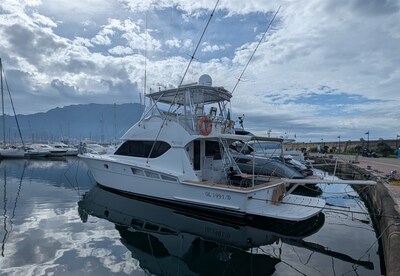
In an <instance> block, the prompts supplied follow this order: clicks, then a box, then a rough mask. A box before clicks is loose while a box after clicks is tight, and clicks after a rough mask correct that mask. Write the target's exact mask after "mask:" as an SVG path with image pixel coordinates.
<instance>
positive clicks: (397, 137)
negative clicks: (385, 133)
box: [396, 134, 400, 151]
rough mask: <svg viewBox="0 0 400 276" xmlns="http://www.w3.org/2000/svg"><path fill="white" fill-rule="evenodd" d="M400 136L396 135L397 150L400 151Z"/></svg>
mask: <svg viewBox="0 0 400 276" xmlns="http://www.w3.org/2000/svg"><path fill="white" fill-rule="evenodd" d="M399 137H400V135H398V134H397V135H396V150H397V151H398V150H399V146H398V145H399Z"/></svg>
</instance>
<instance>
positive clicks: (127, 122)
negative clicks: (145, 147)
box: [0, 103, 144, 143]
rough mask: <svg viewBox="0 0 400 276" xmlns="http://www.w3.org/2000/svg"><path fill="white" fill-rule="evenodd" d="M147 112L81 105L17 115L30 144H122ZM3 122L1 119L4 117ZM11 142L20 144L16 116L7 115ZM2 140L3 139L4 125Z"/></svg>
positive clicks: (137, 107) (135, 105)
mask: <svg viewBox="0 0 400 276" xmlns="http://www.w3.org/2000/svg"><path fill="white" fill-rule="evenodd" d="M143 110H144V106H143V105H140V104H138V103H129V104H116V105H114V104H81V105H70V106H65V107H62V108H59V107H57V108H54V109H51V110H49V111H47V112H42V113H35V114H30V115H17V118H18V122H19V125H20V128H21V132H22V137H23V139H24V141H26V142H27V143H32V142H40V141H42V142H47V141H60V140H69V141H71V142H78V141H81V140H83V139H90V140H92V141H97V142H106V143H107V142H113V141H114V137H116V139H117V140H118V139H119V138H120V137H121V136H122V135H123V134H124V133H125V132H126V131H127V130H128V129H129V128H130V127H131V126H132V125H133V124H134V123H136V122H137V121H138V120H139V119H140V117H141V115H142V113H143ZM0 118H1V116H0ZM5 118H6V137H7V138H6V139H7V142H9V141H11V142H15V141H17V142H19V141H20V139H19V134H18V128H17V125H16V122H15V118H14V116H9V115H6V116H5ZM0 126H1V127H0V128H1V129H0V138H1V140H2V139H3V127H2V121H0Z"/></svg>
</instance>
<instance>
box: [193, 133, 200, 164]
mask: <svg viewBox="0 0 400 276" xmlns="http://www.w3.org/2000/svg"><path fill="white" fill-rule="evenodd" d="M193 169H194V170H195V171H198V170H200V141H198V140H195V141H193Z"/></svg>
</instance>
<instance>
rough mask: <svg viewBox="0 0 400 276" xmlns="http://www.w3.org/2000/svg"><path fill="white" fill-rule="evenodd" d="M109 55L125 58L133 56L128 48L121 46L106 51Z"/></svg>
mask: <svg viewBox="0 0 400 276" xmlns="http://www.w3.org/2000/svg"><path fill="white" fill-rule="evenodd" d="M108 52H110V54H113V55H117V56H126V55H130V54H133V50H132V49H131V48H129V47H123V46H120V45H118V46H115V47H114V48H112V49H110V50H108Z"/></svg>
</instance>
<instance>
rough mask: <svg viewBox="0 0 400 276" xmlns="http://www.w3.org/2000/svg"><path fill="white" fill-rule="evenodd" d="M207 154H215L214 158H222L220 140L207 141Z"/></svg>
mask: <svg viewBox="0 0 400 276" xmlns="http://www.w3.org/2000/svg"><path fill="white" fill-rule="evenodd" d="M206 156H213V157H214V160H220V159H222V158H221V152H220V149H219V143H218V142H214V141H206Z"/></svg>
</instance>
